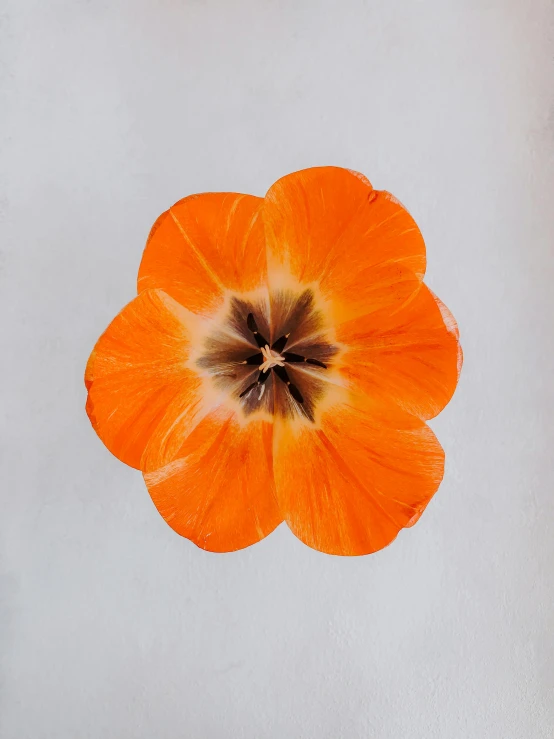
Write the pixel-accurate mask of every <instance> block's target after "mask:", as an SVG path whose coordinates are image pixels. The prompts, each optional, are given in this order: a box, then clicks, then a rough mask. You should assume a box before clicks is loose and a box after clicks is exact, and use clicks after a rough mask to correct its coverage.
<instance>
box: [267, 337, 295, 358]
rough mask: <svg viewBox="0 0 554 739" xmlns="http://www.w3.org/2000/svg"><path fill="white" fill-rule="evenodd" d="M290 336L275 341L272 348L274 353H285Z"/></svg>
mask: <svg viewBox="0 0 554 739" xmlns="http://www.w3.org/2000/svg"><path fill="white" fill-rule="evenodd" d="M289 336H290V334H285V336H281V338H280V339H277V341H274V342H273V344H272V346H271V348H272V349H273V351H274V352H279V354H280V353H281V352H282V351H283V349H284V348H285V346H286V343H287V341H288V338H289Z"/></svg>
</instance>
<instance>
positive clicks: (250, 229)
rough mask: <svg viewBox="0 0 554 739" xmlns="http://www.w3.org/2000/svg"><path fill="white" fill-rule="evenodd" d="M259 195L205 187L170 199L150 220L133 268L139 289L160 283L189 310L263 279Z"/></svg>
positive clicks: (202, 307) (207, 306)
mask: <svg viewBox="0 0 554 739" xmlns="http://www.w3.org/2000/svg"><path fill="white" fill-rule="evenodd" d="M262 203H263V200H262V199H261V198H256V197H254V196H252V195H238V194H236V193H204V194H202V195H191V196H190V197H187V198H184V199H183V200H180V201H179V202H178V203H175V205H173V206H172V207H171V208H170V209H169V210H168V211H166V212H165V213H163V214H162V215H161V216H160V217H159V218H158V220H157V221H156V223H155V224H154V226H153V228H152V230H151V232H150V236H149V237H148V241H147V243H146V248H145V250H144V254H143V257H142V262H141V265H140V268H139V274H138V290H139V292H141V291H142V290H147V289H149V288H160V289H162V290H164V291H165V292H166V293H168V295H171V297H173V298H175V300H177V301H178V302H179V303H181V305H184V306H185V307H186V308H188V309H189V310H191V311H194V312H200V313H202V312H206V311H210V310H212V309H213V308H214V307H217V306H218V305H219V304H220V303H221V301H222V299H223V293H224V291H225V289H229V290H235V291H238V292H248V291H249V290H253V289H255V288H256V287H258V286H260V285H262V284H264V282H265V278H266V256H265V245H264V232H263V224H262V220H261V218H260V208H261V204H262Z"/></svg>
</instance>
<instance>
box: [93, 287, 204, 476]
mask: <svg viewBox="0 0 554 739" xmlns="http://www.w3.org/2000/svg"><path fill="white" fill-rule="evenodd" d="M190 318H191V314H189V313H188V311H186V310H185V309H184V308H182V307H181V306H180V305H178V304H177V303H176V302H175V301H174V300H173V299H172V298H170V297H169V296H168V295H166V294H165V293H163V292H162V291H161V290H149V291H146V292H143V293H141V294H140V295H139V296H138V297H137V298H135V299H134V300H133V301H132V302H131V303H129V304H128V305H127V306H126V307H125V308H123V310H122V311H121V313H119V314H118V315H117V316H116V317H115V318H114V320H113V321H112V322H111V324H110V325H109V326H108V328H107V329H106V331H105V332H104V333H103V334H102V336H101V337H100V339H99V340H98V342H97V343H96V346H95V347H94V350H93V352H92V354H91V356H90V358H89V361H88V364H87V369H86V373H85V384H86V386H87V388H88V400H87V405H86V410H87V413H88V416H89V418H90V421H91V423H92V425H93V427H94V429H95V431H96V433H97V434H98V436H99V437H100V439H101V440H102V441H103V442H104V444H105V445H106V446H107V447H108V449H109V450H110V451H111V452H112V454H115V456H116V457H118V458H119V459H120V460H121V461H122V462H125V463H126V464H128V465H130V466H131V467H136V468H139V469H152V468H156V467H159V466H161V465H162V464H165V463H166V462H168V461H170V460H171V459H174V454H175V452H176V451H177V450H178V449H179V448H180V446H181V444H182V442H183V438H184V436H186V434H187V433H188V432H189V431H190V430H191V429H192V428H193V427H194V425H195V424H196V422H197V420H198V413H199V412H200V408H201V401H202V395H201V393H200V387H201V380H200V378H199V377H198V376H197V375H196V374H195V373H194V372H193V371H192V370H191V369H189V368H187V366H186V364H185V363H186V360H187V357H188V351H189V347H190V344H191V337H192V336H193V332H194V325H193V324H192V322H191V320H190Z"/></svg>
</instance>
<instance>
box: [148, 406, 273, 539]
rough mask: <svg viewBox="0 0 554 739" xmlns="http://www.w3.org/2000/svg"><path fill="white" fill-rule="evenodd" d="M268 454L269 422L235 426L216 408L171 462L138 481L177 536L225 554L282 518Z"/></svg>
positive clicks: (233, 419)
mask: <svg viewBox="0 0 554 739" xmlns="http://www.w3.org/2000/svg"><path fill="white" fill-rule="evenodd" d="M271 455H272V424H271V423H268V422H266V421H252V422H250V423H248V424H246V425H243V426H241V425H240V424H239V423H238V421H237V420H236V417H234V416H233V414H232V412H229V411H227V410H225V409H223V408H221V409H219V410H218V411H214V412H213V413H211V414H210V415H208V416H206V417H205V418H204V419H203V420H202V421H201V422H200V423H199V424H198V426H197V427H196V429H195V430H194V431H193V432H192V434H191V435H190V436H189V437H188V438H187V439H186V441H185V443H184V445H183V447H182V449H181V451H180V453H179V458H178V459H177V460H176V461H175V462H173V463H171V464H168V465H166V466H165V467H163V468H162V469H159V470H157V471H155V472H151V473H148V474H146V475H145V476H144V479H145V482H146V485H147V487H148V490H149V492H150V495H151V496H152V500H153V501H154V504H155V505H156V508H157V509H158V511H159V512H160V514H161V515H162V516H163V518H164V519H165V520H166V521H167V523H168V524H169V525H170V526H171V527H172V528H173V529H174V530H175V531H176V532H177V533H178V534H181V536H185V537H186V538H187V539H190V540H191V541H193V542H194V543H195V544H196V545H197V546H199V547H201V548H202V549H207V550H209V551H211V552H230V551H234V550H237V549H242V548H244V547H247V546H249V545H250V544H254V543H255V542H257V541H260V540H261V539H263V538H264V537H265V536H267V535H268V534H270V533H271V532H272V531H273V530H274V529H275V527H276V526H278V524H279V523H281V521H282V520H283V519H282V516H281V514H280V512H279V509H278V507H277V501H276V498H275V490H274V485H273V479H272V470H271V464H272V462H271Z"/></svg>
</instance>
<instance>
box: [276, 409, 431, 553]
mask: <svg viewBox="0 0 554 739" xmlns="http://www.w3.org/2000/svg"><path fill="white" fill-rule="evenodd" d="M273 459H274V471H275V486H276V491H277V499H278V501H279V506H280V509H281V512H282V514H283V516H284V518H285V521H286V522H287V524H288V525H289V527H290V528H291V530H292V531H293V533H294V534H295V535H296V536H297V537H298V538H299V539H301V540H302V541H303V542H304V543H305V544H307V545H308V546H310V547H313V548H314V549H318V550H320V551H322V552H327V553H329V554H341V555H358V554H368V553H370V552H375V551H377V550H379V549H382V548H383V547H385V546H386V545H387V544H389V543H390V542H391V541H392V540H393V539H394V538H395V537H396V535H397V533H398V531H399V530H400V529H402V528H404V527H406V526H408V525H410V524H411V523H413V522H414V517H415V516H417V515H418V514H419V513H420V512H421V511H422V510H423V508H424V507H425V506H426V504H427V503H428V501H429V499H430V498H431V497H432V495H433V494H434V493H435V491H436V490H437V488H438V486H439V484H440V481H441V479H442V475H443V467H444V453H443V451H442V449H441V447H440V445H439V443H438V441H437V439H436V438H435V435H434V434H433V432H432V431H431V429H430V428H429V427H428V426H427V425H426V424H425V423H423V422H422V421H420V420H419V419H416V418H415V417H413V416H409V415H408V414H406V413H404V412H402V411H401V410H400V409H392V410H391V413H390V416H389V418H388V419H386V422H384V420H383V419H382V418H378V417H376V416H374V415H373V414H372V408H371V404H370V402H369V401H368V400H367V399H363V398H361V399H358V402H357V405H356V407H354V406H353V405H347V404H343V405H342V406H338V407H335V408H330V409H329V410H328V411H327V412H326V413H325V414H324V416H323V417H322V419H321V423H320V424H319V426H318V427H316V428H310V427H309V426H308V425H303V426H301V425H296V426H292V425H291V424H287V423H286V422H280V421H277V423H276V425H275V431H274V448H273Z"/></svg>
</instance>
